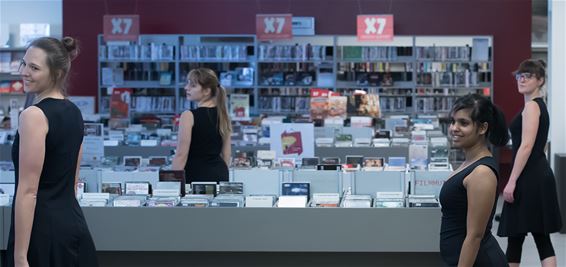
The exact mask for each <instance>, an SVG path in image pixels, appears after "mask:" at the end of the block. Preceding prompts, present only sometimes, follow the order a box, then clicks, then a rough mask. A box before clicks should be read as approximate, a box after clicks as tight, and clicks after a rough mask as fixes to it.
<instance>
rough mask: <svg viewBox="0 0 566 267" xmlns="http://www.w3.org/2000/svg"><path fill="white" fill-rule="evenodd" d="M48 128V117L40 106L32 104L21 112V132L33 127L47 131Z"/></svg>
mask: <svg viewBox="0 0 566 267" xmlns="http://www.w3.org/2000/svg"><path fill="white" fill-rule="evenodd" d="M48 128H49V124H48V121H47V117H46V116H45V114H44V113H43V111H42V110H41V109H40V108H38V107H36V106H30V107H28V108H26V109H25V110H24V111H22V113H21V114H20V127H19V129H18V131H20V132H21V131H22V130H24V131H26V130H27V129H30V130H31V129H33V131H41V130H42V132H44V133H46V132H47V131H48Z"/></svg>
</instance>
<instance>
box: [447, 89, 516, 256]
mask: <svg viewBox="0 0 566 267" xmlns="http://www.w3.org/2000/svg"><path fill="white" fill-rule="evenodd" d="M450 116H451V122H450V128H449V135H450V137H451V140H452V146H453V147H456V148H460V149H462V150H463V151H464V153H465V158H466V160H465V161H464V163H462V165H460V167H459V168H458V169H456V170H455V171H454V172H453V174H452V175H451V176H450V178H449V179H448V180H447V181H446V182H445V183H444V185H443V186H442V189H441V191H440V203H441V205H442V223H441V229H440V254H441V256H442V259H443V260H444V263H445V265H446V266H458V267H471V266H485V267H499V266H508V265H507V260H506V259H505V255H504V254H503V251H502V250H501V248H500V247H499V245H498V244H497V241H496V240H495V238H494V237H493V235H492V234H491V222H492V219H493V215H494V212H495V207H496V203H497V180H498V179H499V173H498V168H497V162H496V160H495V159H494V158H493V154H492V153H491V151H490V150H489V148H488V145H489V144H490V143H491V144H493V145H496V146H503V145H505V144H506V143H507V142H508V141H509V136H508V134H507V126H506V124H505V117H504V116H503V113H502V112H501V111H500V110H499V109H498V108H497V107H496V106H495V105H493V104H492V103H491V101H490V100H489V99H488V98H486V97H484V96H480V95H477V94H471V95H467V96H464V97H461V98H459V99H458V100H457V101H456V103H454V106H453V107H452V110H451V112H450Z"/></svg>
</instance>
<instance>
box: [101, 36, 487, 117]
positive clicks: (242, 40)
mask: <svg viewBox="0 0 566 267" xmlns="http://www.w3.org/2000/svg"><path fill="white" fill-rule="evenodd" d="M99 47H100V49H99V92H98V93H99V95H98V96H99V111H100V112H102V113H107V112H108V106H109V95H110V90H109V88H112V87H127V88H133V89H134V100H135V101H136V105H135V106H136V108H135V109H133V110H135V111H136V113H148V112H149V113H153V114H164V115H165V114H168V115H177V114H180V113H181V112H182V111H184V110H186V109H188V108H192V107H193V106H191V105H194V104H191V103H189V102H188V101H187V100H186V99H185V92H184V89H183V88H184V86H185V85H186V75H187V73H188V72H189V71H190V70H191V69H193V68H197V67H208V68H211V69H214V70H215V71H216V72H217V74H218V77H219V79H220V82H221V84H222V85H223V86H224V87H225V88H226V89H227V93H228V95H230V94H233V93H237V94H249V95H250V99H249V102H250V113H251V115H252V116H257V115H260V114H269V115H274V114H277V115H289V114H306V113H308V112H309V109H310V89H312V88H320V89H330V90H332V91H335V92H339V93H340V94H342V95H345V96H350V95H352V94H354V92H356V91H357V90H363V91H366V92H367V93H370V94H377V95H379V103H380V108H381V113H382V114H383V115H397V114H408V115H416V114H426V113H429V114H440V115H443V114H444V115H446V114H447V112H448V110H449V108H450V107H451V106H452V103H453V102H454V100H455V99H456V98H457V97H459V96H461V95H465V94H468V93H472V92H477V93H480V94H484V95H488V96H492V95H493V81H492V77H493V75H492V73H493V55H492V51H493V48H492V37H490V36H396V37H395V38H394V40H393V41H392V42H359V41H357V38H356V36H342V35H316V36H296V37H294V38H293V39H291V40H274V41H269V42H265V41H259V40H256V38H255V35H174V34H173V35H140V38H139V42H137V43H135V44H132V43H111V44H106V43H104V42H103V40H102V36H99ZM171 100H173V101H171ZM163 103H166V104H163ZM132 105H133V104H132ZM147 105H149V107H152V108H148V107H146V106H147ZM142 107H143V108H142Z"/></svg>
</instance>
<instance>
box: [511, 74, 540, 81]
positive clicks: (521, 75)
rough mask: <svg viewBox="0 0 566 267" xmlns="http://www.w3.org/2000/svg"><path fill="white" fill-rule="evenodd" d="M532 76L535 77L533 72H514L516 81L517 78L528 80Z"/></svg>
mask: <svg viewBox="0 0 566 267" xmlns="http://www.w3.org/2000/svg"><path fill="white" fill-rule="evenodd" d="M534 77H535V75H534V74H532V73H528V72H524V73H517V74H515V79H516V80H517V81H518V80H521V79H524V80H530V79H531V78H534Z"/></svg>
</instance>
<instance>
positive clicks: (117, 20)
mask: <svg viewBox="0 0 566 267" xmlns="http://www.w3.org/2000/svg"><path fill="white" fill-rule="evenodd" d="M139 35H140V16H139V15H104V41H106V42H108V41H132V42H137V41H138V36H139Z"/></svg>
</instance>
